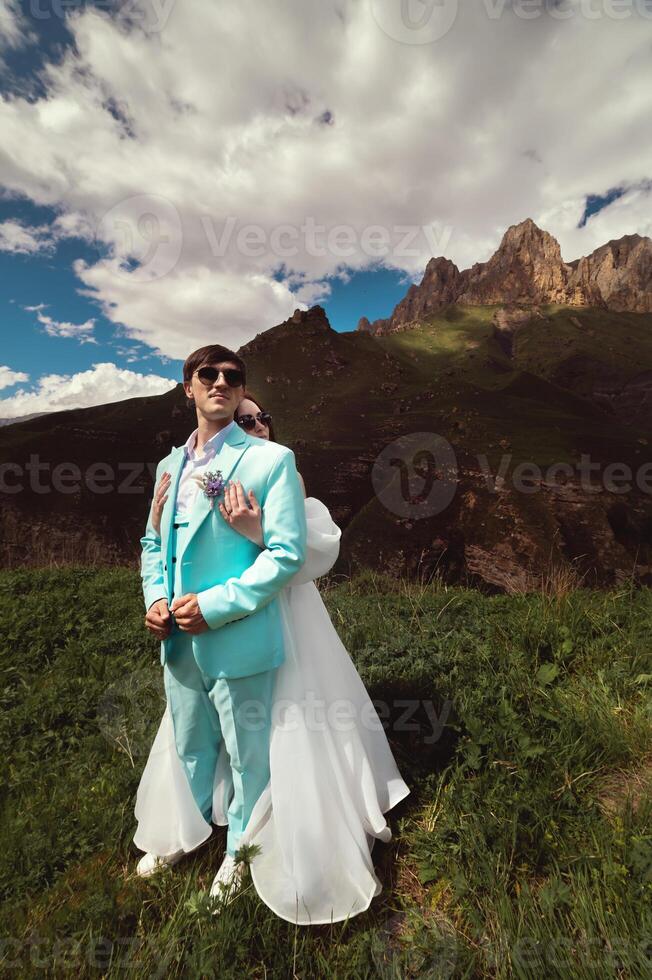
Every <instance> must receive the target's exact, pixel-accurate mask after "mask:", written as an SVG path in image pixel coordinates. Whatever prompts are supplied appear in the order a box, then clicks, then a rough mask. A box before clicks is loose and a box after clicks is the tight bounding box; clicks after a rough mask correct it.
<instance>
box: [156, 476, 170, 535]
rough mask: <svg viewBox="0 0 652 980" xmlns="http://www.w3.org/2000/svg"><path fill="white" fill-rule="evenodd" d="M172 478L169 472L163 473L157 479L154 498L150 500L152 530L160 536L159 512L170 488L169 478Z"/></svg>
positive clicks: (161, 511)
mask: <svg viewBox="0 0 652 980" xmlns="http://www.w3.org/2000/svg"><path fill="white" fill-rule="evenodd" d="M171 479H172V474H171V473H163V474H162V475H161V479H160V480H159V485H158V487H157V488H156V490H155V491H154V500H153V501H152V524H153V526H154V530H155V531H156V533H157V534H158V535H159V536H160V534H161V514H162V513H163V506H164V504H165V501H166V500H167V499H168V498H167V492H168V490H169V489H170V480H171Z"/></svg>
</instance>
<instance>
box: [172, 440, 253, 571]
mask: <svg viewBox="0 0 652 980" xmlns="http://www.w3.org/2000/svg"><path fill="white" fill-rule="evenodd" d="M248 447H249V440H248V439H247V436H246V434H245V432H244V430H243V429H242V428H241V427H240V426H239V425H237V424H236V425H234V426H233V428H231V429H230V430H229V432H228V433H227V435H226V438H225V439H224V442H223V443H222V446H221V448H220V449H219V450H218V452H217V454H216V455H215V456H214V457H213V459H212V460H211V462H210V463H209V464H208V466H207V469H209V470H211V471H212V472H215V471H216V470H219V471H220V473H221V474H222V479H223V480H224V482H225V483H226V482H227V481H228V479H229V478H230V476H231V473H232V472H233V470H234V468H235V465H236V463H237V462H238V460H239V459H240V457H241V456H242V454H243V453H244V451H245V450H246V449H247V448H248ZM222 499H223V496H222V495H221V494H220V496H218V497H216V498H215V502H214V504H213V507H217V502H218V501H220V500H222ZM175 500H176V492H175ZM210 510H211V502H210V498H209V497H207V496H206V494H205V493H204V492H203V490H198V492H197V494H196V496H195V499H194V501H193V504H192V507H191V509H190V514H189V519H188V531H187V533H186V536H185V539H184V544H183V548H182V549H181V552H180V554H179V555H177V561H181V558H182V556H183V554H184V553H185V551H186V549H187V547H188V545H189V544H190V542H191V540H192V538H193V536H194V535H195V534H196V532H197V531H198V530H199V528H200V527H201V525H202V523H203V521H204V520H205V519H206V516H207V514H209V513H210Z"/></svg>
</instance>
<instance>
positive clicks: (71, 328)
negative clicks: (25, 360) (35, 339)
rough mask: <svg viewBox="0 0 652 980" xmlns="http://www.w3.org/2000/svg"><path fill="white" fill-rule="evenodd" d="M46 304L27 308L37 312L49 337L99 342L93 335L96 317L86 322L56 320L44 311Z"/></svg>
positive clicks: (37, 317) (89, 342)
mask: <svg viewBox="0 0 652 980" xmlns="http://www.w3.org/2000/svg"><path fill="white" fill-rule="evenodd" d="M45 305H46V304H44V303H39V304H38V306H26V307H25V309H26V310H30V311H31V310H33V311H35V312H36V319H37V320H38V321H39V323H42V324H43V326H44V327H45V333H46V334H47V335H48V337H72V338H74V339H75V340H78V341H79V342H80V343H81V344H96V343H97V340H96V339H95V337H93V335H92V334H93V330H94V329H95V320H94V319H92V318H91V319H89V320H86V321H84V323H69V322H68V321H66V320H54V319H53V318H52V317H51V316H49V315H48V314H47V313H43V309H44V308H45Z"/></svg>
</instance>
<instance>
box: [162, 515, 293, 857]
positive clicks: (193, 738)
mask: <svg viewBox="0 0 652 980" xmlns="http://www.w3.org/2000/svg"><path fill="white" fill-rule="evenodd" d="M187 525H188V520H187V518H184V517H180V516H175V518H174V523H173V531H172V533H173V535H174V538H173V542H172V544H173V547H172V555H176V554H177V550H178V547H179V546H180V543H181V535H183V534H185V533H186V530H187ZM178 567H179V566H178V563H177V565H176V569H175V584H174V592H173V594H172V596H171V597H170V604H172V600H173V598H174V596H177V597H178V596H180V595H181V594H182V592H181V588H180V585H179V580H178V579H179V573H178ZM172 629H173V630H174V631H175V632H177V633H179V634H180V637H183V638H184V639H185V642H179V643H177V644H175V648H174V653H173V654H172V656H171V657H168V658H167V661H166V663H165V664H164V666H163V677H164V682H165V693H166V695H167V699H168V704H169V706H170V713H171V715H172V723H173V727H174V740H175V744H176V748H177V754H178V756H179V759H180V760H181V763H182V764H183V768H184V770H185V772H186V775H187V777H188V782H189V784H190V789H191V791H192V794H193V797H194V799H195V802H196V803H197V806H198V807H199V809H200V810H201V813H202V815H203V817H204V819H205V820H206V822H207V823H210V822H211V816H212V812H213V782H214V779H215V767H216V765H217V759H218V756H219V753H220V748H221V742H222V739H224V742H225V745H226V750H227V752H228V755H229V761H230V765H231V773H232V777H233V790H234V792H233V799H232V800H231V804H230V806H229V809H228V812H227V818H228V830H227V837H226V849H227V852H228V853H229V854H231V855H235V852H236V850H237V849H238V847H239V843H240V837H241V836H242V833H243V831H244V829H245V827H246V826H247V822H248V820H249V817H250V816H251V811H252V810H253V808H254V804H255V803H256V800H257V799H258V798H259V796H260V794H261V793H262V791H263V790H264V788H265V786H266V785H267V783H268V781H269V736H270V727H271V710H272V698H273V694H274V684H275V681H276V674H277V670H278V668H277V667H273V668H272V669H271V670H264V671H262V672H261V673H258V674H251V675H249V676H247V677H217V678H216V677H208V676H207V675H206V674H205V673H204V672H203V671H202V670H201V668H200V667H199V665H198V664H197V661H196V660H195V657H194V654H193V652H192V640H191V634H189V633H185V634H184V631H183V630H179V627H178V626H177V625H176V623H174V621H173V623H172Z"/></svg>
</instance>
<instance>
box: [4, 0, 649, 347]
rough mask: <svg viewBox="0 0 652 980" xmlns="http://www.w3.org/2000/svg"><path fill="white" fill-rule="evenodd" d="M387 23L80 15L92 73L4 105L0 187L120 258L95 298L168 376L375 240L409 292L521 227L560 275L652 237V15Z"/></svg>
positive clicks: (242, 11)
mask: <svg viewBox="0 0 652 980" xmlns="http://www.w3.org/2000/svg"><path fill="white" fill-rule="evenodd" d="M384 3H385V0H370V2H369V3H359V2H357V0H331V2H326V0H290V2H287V0H286V2H283V3H281V2H280V0H270V2H269V3H266V4H261V3H255V2H253V0H241V2H240V3H238V4H230V5H228V6H226V7H225V6H224V5H218V4H215V3H213V2H212V0H186V2H184V3H183V4H181V3H176V4H174V5H169V4H168V5H166V7H165V11H164V13H165V18H166V22H165V25H164V28H163V30H162V31H157V30H153V29H152V26H151V23H149V24H148V22H145V23H143V22H141V23H140V24H139V23H138V18H137V17H136V16H135V15H136V14H137V13H138V12H139V10H140V9H141V7H140V6H139V4H138V3H130V4H129V5H126V6H124V9H123V10H119V11H118V12H117V13H116V14H115V15H114V17H113V19H112V17H111V16H110V15H109V14H108V13H106V12H105V11H102V10H97V9H94V8H93V7H92V6H88V7H84V8H80V9H77V10H75V11H74V12H73V13H72V14H71V15H70V17H69V18H68V23H69V27H70V29H71V30H72V32H73V34H74V37H75V43H76V50H77V52H78V53H75V52H73V51H72V50H70V51H68V53H67V54H66V55H65V57H64V58H63V59H62V60H60V61H58V62H53V63H51V64H49V65H47V66H46V70H45V74H44V82H45V85H46V90H47V96H46V97H42V98H38V99H35V100H31V101H28V100H26V99H23V98H21V97H19V96H9V97H7V98H6V99H5V100H4V101H2V102H0V128H1V129H2V132H3V143H2V146H1V147H0V183H1V184H3V185H4V187H5V188H6V189H7V190H8V191H10V192H13V193H17V194H23V195H26V196H27V197H28V198H30V199H31V200H33V201H34V202H36V203H38V204H43V205H50V206H52V207H55V208H56V209H57V211H58V212H59V217H58V218H57V221H56V222H55V223H54V226H53V229H52V236H53V238H54V239H55V240H56V239H57V238H58V237H61V236H64V235H81V236H82V237H84V238H86V239H87V240H92V238H93V234H96V235H97V237H98V244H100V245H101V246H105V247H108V248H109V249H110V254H109V257H108V258H98V260H97V261H96V262H89V261H88V260H87V261H85V262H84V261H81V260H80V261H79V262H78V263H77V264H76V265H75V269H76V272H77V274H78V276H79V278H80V280H81V284H82V286H83V287H84V289H85V290H87V291H88V292H89V294H91V295H93V296H94V297H95V298H96V299H97V300H98V302H99V305H100V308H101V309H102V311H103V312H104V313H105V314H106V315H107V316H108V317H109V319H110V320H112V321H113V322H115V323H121V324H124V325H125V327H126V331H125V333H126V336H127V338H129V337H130V338H133V339H137V340H140V341H142V342H143V343H144V344H147V345H148V346H150V347H151V348H152V349H153V350H154V351H157V352H158V353H159V355H161V356H163V355H164V356H167V357H184V356H185V355H186V354H187V352H188V350H190V349H192V347H193V346H199V345H201V344H204V343H207V342H211V341H216V342H221V343H224V344H228V345H230V346H233V347H237V346H239V345H240V344H241V343H243V342H244V341H246V340H248V339H250V338H251V337H253V336H254V334H256V333H258V332H260V331H261V330H264V329H266V328H267V327H269V326H271V325H272V324H274V323H277V322H279V321H280V320H282V319H285V318H286V317H287V316H289V315H290V314H291V313H292V311H293V310H294V308H295V307H296V306H303V307H305V306H307V305H310V304H311V303H313V302H315V301H318V300H319V299H320V298H322V297H324V296H325V295H327V294H328V287H327V285H324V281H325V277H327V276H329V275H336V274H338V272H341V271H342V270H343V268H344V267H346V266H348V267H350V268H353V269H355V268H364V267H366V266H368V265H369V264H371V263H372V262H374V261H376V257H375V256H373V255H370V254H369V248H368V243H367V244H365V239H364V235H365V233H368V232H369V229H370V228H371V227H372V226H380V227H381V229H382V228H384V229H386V230H387V231H388V232H389V233H390V234H391V236H392V241H393V248H394V251H393V253H392V254H391V255H390V257H389V258H388V259H387V261H388V264H392V265H394V266H395V267H397V268H399V269H401V270H403V271H404V272H405V273H406V275H407V276H409V277H411V278H416V279H420V277H421V274H422V272H423V268H424V266H425V264H426V262H427V260H428V258H429V257H430V256H431V255H433V254H445V255H447V256H449V257H450V258H452V259H453V260H454V261H455V262H456V263H457V264H458V265H459V266H460V268H468V267H469V266H470V265H472V264H473V263H474V262H476V261H482V260H484V259H487V258H488V257H489V255H490V254H491V253H492V252H493V251H494V250H495V248H496V247H497V245H498V243H499V241H500V238H501V236H502V234H503V233H504V231H505V229H506V228H507V226H508V225H510V224H514V223H516V222H519V221H522V220H523V219H524V218H526V217H531V218H533V219H534V220H535V221H536V222H537V223H538V224H540V225H541V226H542V227H543V228H545V229H546V230H548V231H550V232H551V233H552V234H553V235H555V236H556V237H557V238H558V239H559V241H560V244H561V248H562V255H563V256H564V258H565V259H567V260H571V259H573V258H576V257H578V256H579V255H583V254H587V253H588V252H590V251H591V250H592V249H593V248H595V247H596V246H597V245H599V244H602V243H603V242H604V241H606V240H608V239H610V238H618V237H620V236H621V235H623V234H625V233H628V232H632V231H639V232H640V233H643V234H649V233H650V227H651V223H652V194H651V193H650V191H649V190H647V189H646V185H645V183H644V182H645V180H646V179H647V178H649V177H650V176H651V175H650V172H649V170H650V161H651V160H652V127H650V126H649V124H648V116H649V110H648V99H647V96H646V93H647V91H648V89H649V73H650V69H649V48H650V41H651V40H652V20H651V19H650V18H649V17H646V16H644V15H643V14H642V13H641V10H643V9H647V8H642V7H641V4H640V3H633V4H632V6H631V9H630V10H629V14H630V16H629V17H627V16H624V17H621V18H620V19H618V20H617V22H616V21H615V20H614V17H612V16H608V15H607V13H605V11H608V9H609V6H610V5H607V4H605V5H600V4H596V5H594V7H595V9H597V12H598V13H597V16H595V15H594V13H595V11H594V13H593V14H592V15H591V16H588V15H587V13H586V10H587V4H586V2H583V3H580V2H579V0H568V2H566V3H565V4H564V5H563V6H564V7H565V8H566V11H567V13H569V14H570V16H569V17H568V18H566V19H561V17H560V16H559V15H555V11H557V9H558V5H557V6H555V5H554V4H544V3H542V4H541V5H540V8H539V10H538V16H537V11H536V9H534V16H532V13H533V8H535V5H533V4H531V3H529V4H524V3H521V4H514V3H511V2H510V3H504V4H500V3H498V2H497V0H496V2H495V3H493V4H490V3H488V2H487V3H486V4H482V3H477V4H476V3H473V4H471V3H469V4H459V10H458V13H457V17H456V19H455V21H454V23H453V24H452V26H451V27H450V29H449V30H448V31H447V32H446V33H445V34H444V36H443V37H441V39H440V40H437V41H435V42H432V43H429V44H416V43H412V42H413V41H414V40H415V35H414V32H412V33H411V32H410V30H409V29H408V28H407V27H405V25H403V35H402V36H401V35H400V32H399V36H398V38H397V37H392V36H389V34H388V32H387V30H384V29H383V28H382V27H381V26H379V22H378V19H377V16H374V13H376V15H378V7H379V6H381V7H382V6H383V4H384ZM448 6H449V7H450V6H451V5H450V4H449V5H448ZM622 6H623V5H620V6H619V9H622ZM127 8H128V10H129V14H128V15H127V13H126V11H127ZM512 8H514V9H512ZM526 8H527V10H526ZM142 9H143V10H144V11H147V10H149V11H150V14H151V9H152V8H151V4H150V3H149V2H145V0H143V5H142ZM433 9H435V10H436V9H437V5H435V7H434V8H433ZM582 11H584V13H583V12H582ZM600 11H602V15H600ZM526 14H527V16H526ZM625 14H627V11H625ZM380 19H381V21H382V18H380ZM383 23H384V22H383ZM390 33H391V31H390ZM616 186H622V187H625V188H626V189H627V193H626V194H625V196H623V197H622V198H620V199H619V200H618V201H615V202H614V203H612V204H611V205H610V206H609V207H607V208H605V209H604V210H603V211H602V212H601V213H600V214H599V216H597V217H595V218H592V219H590V220H589V221H588V222H587V224H586V226H585V227H583V228H581V229H580V228H578V227H577V225H578V223H579V221H580V219H581V216H582V213H583V210H584V202H585V198H586V195H587V194H606V193H607V192H608V191H609V189H610V188H613V187H616ZM148 201H149V203H148ZM309 221H314V222H315V223H316V224H317V225H318V226H319V225H323V226H325V229H326V230H327V231H328V230H329V231H330V232H331V234H332V235H334V233H335V231H336V230H337V229H336V226H338V225H345V226H347V227H348V228H349V230H350V235H351V237H352V250H351V254H349V255H347V254H345V252H346V249H344V248H343V247H342V246H343V245H344V244H345V242H344V241H343V238H341V239H340V240H339V244H340V248H339V249H338V248H337V247H336V246H337V243H338V242H337V240H336V239H335V238H333V237H331V241H330V246H328V247H326V248H325V249H323V248H322V249H321V250H320V248H319V245H323V244H324V241H323V239H324V237H325V236H323V235H322V236H321V238H319V236H317V237H318V238H319V240H318V241H317V242H316V243H311V241H310V235H309V232H308V230H307V227H306V226H307V223H308V222H309ZM249 225H252V226H255V228H257V229H258V232H257V234H258V236H259V240H260V241H262V243H263V247H262V248H261V249H260V250H259V254H256V249H255V248H253V247H252V243H253V242H254V241H255V234H254V235H250V237H249V238H246V237H244V238H243V233H244V231H246V227H247V226H249ZM424 225H426V226H430V227H431V231H435V232H437V233H438V241H434V242H433V241H432V240H431V241H428V240H427V239H426V236H425V235H424V234H423V233H422V232H420V229H421V228H422V227H423V226H424ZM284 226H288V227H287V228H285V233H284V234H281V233H282V232H283V228H284ZM398 226H408V227H410V228H412V229H414V233H415V237H414V238H413V239H412V241H410V242H409V243H406V242H405V234H404V233H403V232H401V231H400V230H397V228H398ZM229 228H230V229H231V237H230V238H229V239H228V241H226V242H225V244H224V247H223V248H222V247H220V236H221V234H222V233H223V232H224V231H225V229H226V232H227V233H228V231H229ZM293 233H294V238H292V234H293ZM227 237H228V234H227ZM343 237H344V236H343ZM401 241H403V242H404V244H407V245H408V247H410V248H412V249H413V250H414V254H402V255H401V254H398V252H397V251H396V246H398V245H399V244H400V243H401ZM288 244H289V245H292V244H294V245H295V246H296V254H287V251H288V250H287V245H288ZM314 244H316V246H317V247H313V245H314ZM283 246H286V248H285V249H284V248H283ZM284 251H285V253H286V254H283V252H284ZM100 254H101V253H100ZM138 262H141V263H144V267H145V269H144V272H143V269H142V268H139V267H138ZM281 268H283V270H284V278H283V281H282V282H278V281H276V279H275V278H274V272H275V271H277V270H279V269H281ZM344 275H346V273H344ZM297 283H298V284H300V289H299V291H298V293H297V294H296V295H293V293H292V289H291V287H294V286H295V285H296V284H297ZM359 312H360V314H362V313H364V312H365V311H364V310H363V309H361V310H360V311H359ZM388 312H389V311H388Z"/></svg>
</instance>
